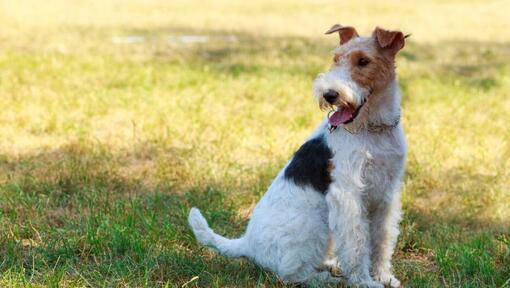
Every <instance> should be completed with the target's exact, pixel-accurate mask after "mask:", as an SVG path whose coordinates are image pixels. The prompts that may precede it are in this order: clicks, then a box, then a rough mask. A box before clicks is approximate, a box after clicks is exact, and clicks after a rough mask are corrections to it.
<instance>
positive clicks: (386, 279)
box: [374, 273, 400, 288]
mask: <svg viewBox="0 0 510 288" xmlns="http://www.w3.org/2000/svg"><path fill="white" fill-rule="evenodd" d="M374 279H375V280H376V281H379V282H381V283H383V284H385V285H389V286H390V287H394V288H396V287H400V281H399V280H398V279H397V277H395V276H394V275H393V274H391V273H381V274H378V275H375V276H374Z"/></svg>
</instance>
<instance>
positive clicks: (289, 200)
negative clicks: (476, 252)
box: [189, 26, 406, 287]
mask: <svg viewBox="0 0 510 288" xmlns="http://www.w3.org/2000/svg"><path fill="white" fill-rule="evenodd" d="M334 27H335V26H334ZM340 27H341V28H340V29H338V30H335V31H339V30H340V31H339V33H340V36H341V39H342V36H344V37H343V38H344V39H342V40H345V39H347V38H348V36H349V35H350V37H351V38H353V39H352V40H351V39H347V41H343V43H342V45H341V46H340V49H339V51H337V50H335V51H336V52H335V53H340V54H341V56H342V55H343V56H342V57H346V58H345V59H346V60H345V61H350V60H349V59H351V58H352V57H353V56H349V55H351V54H352V53H354V52H359V51H360V50H361V48H362V49H365V50H367V49H368V50H370V49H372V50H373V51H371V52H370V51H369V52H366V53H367V54H368V55H369V56H370V55H371V56H374V54H370V53H385V52H386V50H377V49H382V48H384V47H382V48H381V44H380V42H381V41H380V39H377V35H376V32H374V36H373V37H370V38H361V37H357V33H356V32H355V30H354V33H353V31H350V30H349V31H341V30H342V29H343V27H342V26H340ZM347 28H350V27H347ZM376 31H377V30H376ZM383 31H385V30H383ZM342 32H346V33H347V34H349V35H347V36H346V35H342ZM386 32H387V31H386ZM381 33H382V32H381ZM351 34H352V35H351ZM349 40H351V41H349ZM367 43H370V45H374V46H372V47H368V48H366V47H365V46H364V45H369V44H367ZM376 44H377V45H379V46H376ZM390 44H391V43H390ZM402 46H403V45H402ZM360 47H361V48H360ZM374 47H375V48H374ZM377 47H379V48H377ZM374 49H376V50H377V51H376V50H374ZM399 49H400V48H399ZM399 49H398V50H399ZM398 50H397V51H398ZM390 52H391V51H390ZM395 54H396V52H395ZM335 55H336V54H335ZM388 55H390V56H391V54H388ZM375 56H377V55H375ZM375 56H374V57H375ZM393 56H394V54H393ZM349 57H351V58H349ZM338 58H340V57H338ZM337 61H342V60H340V59H337V57H336V56H335V63H336V62H337ZM392 63H393V62H392ZM344 64H345V63H344ZM344 64H337V66H335V67H332V69H331V70H330V71H329V72H327V73H325V74H323V75H320V76H319V77H318V79H317V80H316V82H315V87H314V94H315V96H316V97H317V99H318V100H319V102H321V101H323V99H322V95H323V94H324V93H325V92H324V91H326V90H329V89H335V91H339V92H340V94H339V95H340V96H339V97H340V98H341V99H339V101H340V102H342V103H344V102H349V103H351V104H352V105H357V107H361V109H360V111H359V115H357V117H356V116H355V119H353V120H352V122H350V123H348V124H344V125H342V126H341V127H338V128H337V129H336V130H334V131H332V132H330V131H329V127H328V119H325V120H324V122H323V123H322V124H320V125H319V127H318V128H317V129H316V130H315V131H314V132H313V133H312V135H311V136H310V138H309V140H308V141H307V142H306V143H305V144H303V146H302V147H301V148H300V149H299V150H298V151H297V152H296V154H295V155H294V157H293V158H292V159H291V160H290V161H289V163H287V164H286V165H285V167H284V168H283V169H282V171H280V173H279V174H278V176H277V177H276V178H275V180H274V181H273V183H272V184H271V186H270V187H269V189H268V191H267V192H266V193H265V195H264V196H263V197H262V198H261V199H260V201H259V203H258V204H257V206H256V207H255V209H254V211H253V214H252V217H251V219H250V222H249V224H248V227H247V229H246V232H245V234H244V235H243V236H241V237H240V238H239V239H226V238H224V237H222V236H219V235H217V234H215V233H214V232H213V231H212V230H211V229H210V228H209V226H208V225H207V222H206V220H205V219H204V218H203V216H202V215H201V214H200V212H199V211H198V209H196V208H192V210H191V212H190V215H189V223H190V225H191V227H192V228H193V231H194V233H195V235H196V237H197V239H198V241H200V242H201V243H203V244H205V245H207V246H211V247H214V248H216V249H217V250H218V251H219V252H220V253H221V254H223V255H226V256H230V257H241V256H245V257H248V258H249V259H251V260H253V261H254V262H256V263H257V264H259V265H261V266H263V267H265V268H267V269H270V270H272V271H274V272H275V273H277V274H278V275H279V277H281V279H283V280H284V281H288V282H310V281H315V280H321V281H322V280H324V281H339V280H340V279H339V278H336V277H333V276H332V275H330V273H329V272H327V271H322V272H321V271H320V269H321V267H324V263H329V264H330V265H334V266H337V265H338V266H339V267H340V269H341V270H342V274H343V275H344V276H345V277H346V278H347V281H348V282H349V283H351V284H356V285H362V286H368V287H382V284H381V283H384V284H390V285H391V286H394V287H396V286H399V285H400V282H399V281H398V280H397V279H396V278H395V277H394V276H393V274H392V272H391V255H392V254H393V249H394V247H395V244H396V240H397V236H398V233H399V230H398V222H399V220H400V215H401V209H400V191H399V187H400V181H401V177H402V174H403V171H404V162H405V155H406V142H405V138H404V132H403V129H402V127H401V125H400V123H399V122H398V120H399V117H400V95H399V91H398V88H397V83H396V80H395V79H394V77H389V78H388V80H387V81H386V82H384V83H383V84H379V86H378V87H375V86H371V87H368V88H367V87H366V86H364V84H363V83H362V81H355V80H352V79H351V78H352V73H349V66H345V65H347V64H345V65H344ZM374 65H375V64H374ZM392 65H393V64H392ZM352 69H354V68H352ZM340 70H341V71H340ZM379 70H380V69H379ZM346 71H347V72H346ZM391 71H393V68H391ZM358 76H359V75H358ZM386 76H387V75H386ZM350 77H351V78H350ZM374 81H375V80H374ZM370 83H371V82H369V84H370ZM366 98H368V99H366ZM365 101H367V103H366V105H365V106H363V107H362V104H361V103H364V102H365ZM321 105H322V106H324V105H325V104H324V103H321ZM326 105H327V104H326ZM335 105H336V103H335ZM371 125H372V126H373V127H375V126H376V125H377V127H383V128H382V129H378V130H377V131H374V130H373V129H370V127H372V126H371ZM334 259H337V262H336V261H334ZM332 260H333V261H332Z"/></svg>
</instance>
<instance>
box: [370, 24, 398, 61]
mask: <svg viewBox="0 0 510 288" xmlns="http://www.w3.org/2000/svg"><path fill="white" fill-rule="evenodd" d="M372 37H374V38H375V39H376V41H377V43H378V44H379V47H381V48H382V49H383V50H385V51H388V52H390V53H391V54H392V55H395V54H397V52H398V51H400V49H402V48H404V45H405V38H406V37H405V36H404V34H403V33H402V32H400V31H389V30H385V29H382V28H379V27H377V28H375V30H374V32H373V33H372Z"/></svg>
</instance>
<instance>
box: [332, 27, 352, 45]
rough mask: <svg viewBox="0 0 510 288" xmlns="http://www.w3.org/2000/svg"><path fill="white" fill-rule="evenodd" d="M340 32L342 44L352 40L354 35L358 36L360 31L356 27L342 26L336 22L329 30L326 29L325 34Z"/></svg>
mask: <svg viewBox="0 0 510 288" xmlns="http://www.w3.org/2000/svg"><path fill="white" fill-rule="evenodd" d="M335 32H338V34H339V35H340V45H342V44H345V43H347V42H348V41H349V40H351V39H352V38H354V37H358V36H359V35H358V32H356V29H354V27H351V26H342V25H340V24H335V25H333V26H331V28H329V30H328V31H326V33H325V34H331V33H335Z"/></svg>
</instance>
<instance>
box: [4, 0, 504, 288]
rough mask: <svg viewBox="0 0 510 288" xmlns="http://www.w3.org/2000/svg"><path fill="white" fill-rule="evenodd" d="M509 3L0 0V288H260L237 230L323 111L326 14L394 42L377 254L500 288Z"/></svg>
mask: <svg viewBox="0 0 510 288" xmlns="http://www.w3.org/2000/svg"><path fill="white" fill-rule="evenodd" d="M509 11H510V2H509V1H460V0H452V1H426V2H421V3H418V2H414V1H403V0H398V1H287V0H283V1H265V0H263V1H221V0H219V1H178V0H172V1H156V0H154V1H151V0H131V1H120V0H110V1H97V0H88V1H85V0H76V1H63V0H62V1H60V0H51V1H34V0H17V1H8V0H0V111H1V112H0V286H2V287H25V286H31V287H32V286H35V287H47V286H49V287H56V286H63V287H84V286H87V287H97V286H109V287H112V286H113V287H154V286H167V287H181V286H186V287H255V286H256V287H274V286H278V287H281V286H285V285H283V283H281V282H279V281H278V280H277V279H276V277H275V276H274V275H273V274H271V273H269V272H267V271H264V270H263V269H260V268H258V267H256V266H254V265H253V264H251V263H250V262H248V261H246V260H232V259H226V258H223V257H221V256H218V255H217V254H215V253H213V252H211V251H209V250H207V249H205V248H203V247H200V246H198V245H197V244H196V241H195V239H194V237H193V236H192V234H191V231H190V230H189V229H188V227H187V224H186V217H187V213H188V211H189V208H190V207H191V206H198V207H199V208H201V210H202V211H203V212H204V214H205V216H206V218H207V219H208V220H209V222H210V224H211V226H212V227H213V228H214V229H215V230H216V231H217V232H219V233H221V234H225V235H228V236H232V237H234V236H239V235H240V234H241V233H242V232H243V231H244V228H245V225H246V223H247V221H248V219H249V215H250V212H251V209H252V208H253V207H254V205H255V203H256V202H257V200H258V199H259V198H260V197H261V195H262V194H263V193H264V192H265V189H266V188H267V186H268V185H269V184H270V182H271V180H272V179H273V178H274V176H275V175H276V174H277V173H278V171H279V170H280V169H281V167H283V165H284V164H285V163H286V161H287V160H288V159H289V158H290V157H291V155H292V153H293V152H294V151H295V150H296V149H297V148H298V147H299V146H300V145H301V144H302V142H303V140H304V139H305V138H306V137H307V136H308V135H309V133H311V131H312V129H314V128H315V127H316V125H317V124H318V123H319V122H320V121H321V119H322V118H323V117H324V116H325V115H324V112H321V111H320V110H319V109H318V105H317V104H316V103H315V102H314V101H313V99H312V96H311V86H312V81H313V79H314V77H315V76H316V75H317V73H319V72H321V71H324V70H325V69H327V68H328V67H329V64H330V62H331V53H330V51H331V50H332V48H333V47H334V46H335V45H337V43H338V38H337V36H336V35H328V36H326V35H324V32H325V31H326V30H327V29H328V28H329V27H330V26H331V25H332V24H335V23H341V24H344V25H351V26H354V27H356V29H357V30H358V32H359V33H360V34H363V35H370V34H371V32H372V31H373V29H374V28H375V27H376V26H381V27H384V28H387V29H397V30H401V31H403V32H404V33H406V34H407V33H410V34H412V36H411V37H410V38H408V40H407V44H406V47H405V48H404V49H403V51H402V52H401V53H400V55H399V57H398V61H397V66H398V68H397V71H398V74H399V80H400V84H401V88H402V93H403V103H402V105H403V124H404V127H405V130H406V133H407V138H408V142H409V155H408V161H407V170H406V175H405V179H404V184H403V190H404V196H403V206H404V211H405V216H404V220H403V222H402V225H401V227H402V233H401V236H400V238H399V243H398V249H397V251H396V253H395V257H394V259H395V260H394V266H395V272H396V274H397V276H398V277H399V278H400V279H401V280H403V281H404V283H405V285H406V286H408V287H460V286H462V287H510V246H509V245H510V222H509V216H510V177H509V176H510V175H509V174H510V146H509V145H510V144H509V140H510V125H509V123H510V113H509V111H510V98H509V96H510V95H509V94H510V62H509V59H510V30H509V27H510V20H508V13H509Z"/></svg>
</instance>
